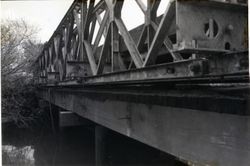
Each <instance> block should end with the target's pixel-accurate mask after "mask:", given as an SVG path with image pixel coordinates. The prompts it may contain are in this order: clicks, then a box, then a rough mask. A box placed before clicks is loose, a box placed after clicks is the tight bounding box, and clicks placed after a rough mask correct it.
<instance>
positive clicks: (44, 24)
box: [0, 0, 168, 42]
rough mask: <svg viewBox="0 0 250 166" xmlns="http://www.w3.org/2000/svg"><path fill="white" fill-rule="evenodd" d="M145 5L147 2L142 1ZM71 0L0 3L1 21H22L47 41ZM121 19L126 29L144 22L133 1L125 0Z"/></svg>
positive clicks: (165, 1) (160, 10) (160, 8)
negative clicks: (32, 27) (36, 29)
mask: <svg viewBox="0 0 250 166" xmlns="http://www.w3.org/2000/svg"><path fill="white" fill-rule="evenodd" d="M142 1H143V2H144V3H145V4H146V1H147V0H142ZM72 2H73V0H23V1H16V0H13V1H1V15H0V16H1V19H20V18H22V19H24V20H26V21H27V22H28V23H29V24H31V25H33V26H35V27H37V28H38V30H39V31H38V35H37V37H38V40H40V41H41V42H45V41H48V40H49V38H50V37H51V35H52V34H53V32H54V31H55V30H56V28H57V26H58V25H59V23H60V21H61V20H62V18H63V16H64V15H65V14H66V12H67V10H68V8H69V7H70V5H71V4H72ZM167 3H168V0H162V2H161V4H160V6H159V9H158V15H159V14H162V13H163V12H164V10H165V9H166V6H167ZM122 18H123V21H124V22H125V25H126V26H127V28H128V29H132V28H134V27H136V26H137V25H139V24H142V23H143V22H144V16H143V14H142V12H141V11H140V8H139V6H138V5H137V4H136V2H135V0H125V3H124V8H123V11H122Z"/></svg>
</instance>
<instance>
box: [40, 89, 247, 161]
mask: <svg viewBox="0 0 250 166" xmlns="http://www.w3.org/2000/svg"><path fill="white" fill-rule="evenodd" d="M136 89H137V90H135V89H134V88H127V89H126V90H122V89H121V88H117V89H114V88H113V89H86V88H84V89H82V88H80V89H79V88H77V89H72V88H41V89H39V96H40V97H42V98H43V99H45V100H47V101H49V102H51V103H52V104H55V105H57V106H59V107H61V108H64V109H66V110H69V111H72V112H75V113H77V114H78V115H80V116H82V117H84V118H86V119H89V120H91V121H94V122H96V123H98V124H100V125H102V126H105V127H107V128H109V129H112V130H114V131H116V132H119V133H121V134H123V135H126V136H128V137H130V138H133V139H136V140H138V141H140V142H143V143H146V144H148V145H150V146H152V147H155V148H157V149H160V150H162V151H164V152H167V153H170V154H172V155H174V156H177V157H179V158H181V159H183V160H186V161H190V162H191V161H192V162H193V163H196V162H197V163H199V164H204V165H205V164H210V165H214V164H215V165H228V166H230V165H232V166H233V165H239V164H240V165H247V163H249V162H250V156H249V154H250V153H249V152H250V144H249V142H250V130H249V129H250V128H249V125H250V123H249V122H250V121H249V120H250V119H249V114H250V112H249V97H248V95H247V93H245V94H244V93H242V90H239V89H237V90H236V91H235V92H234V95H235V96H232V95H231V94H227V93H228V92H230V93H231V91H232V90H230V91H228V90H226V89H227V88H226V89H221V88H219V90H218V89H217V88H216V90H209V91H207V90H204V89H203V88H201V89H197V90H192V89H189V90H187V89H186V90H185V89H181V91H180V89H179V90H174V88H171V89H172V90H165V91H161V92H159V90H157V88H156V89H154V88H151V90H148V91H145V90H143V89H142V90H139V89H138V88H136ZM243 91H245V89H244V88H243ZM239 94H241V95H239Z"/></svg>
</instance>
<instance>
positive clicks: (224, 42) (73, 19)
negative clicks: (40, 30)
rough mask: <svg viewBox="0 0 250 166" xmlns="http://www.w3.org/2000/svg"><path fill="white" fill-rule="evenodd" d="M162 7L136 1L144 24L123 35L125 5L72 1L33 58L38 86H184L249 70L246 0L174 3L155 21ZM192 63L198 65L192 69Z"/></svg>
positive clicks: (106, 2) (119, 2) (154, 2)
mask: <svg viewBox="0 0 250 166" xmlns="http://www.w3.org/2000/svg"><path fill="white" fill-rule="evenodd" d="M160 2H161V1H160V0H155V1H148V2H147V3H148V4H147V5H145V4H144V3H143V2H142V1H141V0H136V3H137V5H138V6H139V8H140V10H141V11H142V13H143V14H144V16H145V23H144V24H143V25H140V26H139V27H138V28H136V29H134V30H131V31H128V30H127V28H126V26H125V24H124V22H123V19H122V17H121V11H122V9H123V3H124V1H118V0H117V1H111V0H101V1H99V2H95V1H94V0H91V1H86V0H76V1H74V2H73V4H72V6H71V7H70V9H69V10H68V12H67V13H66V15H65V17H64V18H63V20H62V21H61V23H60V25H59V26H58V28H57V29H56V31H55V33H54V34H53V36H52V37H51V39H50V40H49V41H48V42H47V43H46V44H45V46H44V50H43V51H42V53H41V55H40V56H39V58H38V60H37V62H38V64H39V66H40V73H39V74H40V78H39V80H38V83H40V84H44V85H46V84H48V83H49V84H54V85H57V84H60V82H65V81H69V80H71V81H72V80H74V79H76V80H77V79H79V78H81V80H86V82H84V81H83V82H82V83H83V84H84V83H86V84H90V83H93V84H96V83H101V82H102V83H104V84H105V83H107V82H111V81H131V82H133V81H137V80H145V79H146V80H151V79H163V78H164V79H173V78H177V79H180V78H183V79H182V80H183V81H185V79H186V78H191V79H192V78H194V77H197V76H199V77H204V78H206V77H207V76H211V75H213V76H214V75H227V74H232V75H235V76H236V77H237V76H238V75H237V73H242V72H245V73H247V72H248V67H247V66H248V65H247V64H249V62H248V61H249V60H248V52H247V51H248V44H247V43H248V35H247V20H248V19H247V18H248V16H247V8H248V7H247V3H246V2H245V1H230V2H229V1H215V0H209V1H198V2H197V1H191V0H190V1H182V0H175V1H171V2H170V3H169V4H168V6H167V7H166V9H165V12H164V14H163V15H162V16H160V17H156V13H157V9H158V8H159V4H160ZM225 18H228V19H225ZM97 24H99V28H98V27H97ZM95 31H96V34H97V35H95V36H94V32H95ZM101 38H103V39H104V43H100V41H101ZM244 51H245V53H243V55H242V52H244ZM201 59H202V64H203V66H200V67H199V64H198V63H196V61H199V60H201ZM242 59H243V60H242ZM204 61H205V62H206V65H205V67H206V72H204V70H203V69H200V71H197V72H194V69H198V68H203V67H204V63H203V62H204ZM243 61H244V62H243ZM185 63H186V65H184V66H183V64H185ZM189 63H196V64H197V65H196V67H195V66H193V67H190V65H189ZM162 64H166V68H169V67H168V66H174V69H173V70H171V71H172V73H170V74H169V73H168V72H166V73H165V74H163V73H162ZM200 64H201V63H200ZM227 64H230V65H227ZM148 66H154V69H155V70H154V72H155V73H153V74H152V73H147V72H148V71H150V70H148ZM197 66H198V67H197ZM170 68H171V67H170ZM135 71H136V76H135V75H134V73H135ZM169 71H170V70H169ZM183 71H184V72H183ZM120 72H122V73H123V74H120ZM152 75H153V76H152ZM246 76H247V75H246V74H245V76H244V77H246ZM82 78H83V79H82ZM208 80H209V79H208ZM232 80H233V81H234V82H237V80H234V79H232ZM218 81H219V82H221V81H223V80H221V79H218Z"/></svg>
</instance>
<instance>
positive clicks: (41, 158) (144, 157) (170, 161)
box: [2, 125, 184, 166]
mask: <svg viewBox="0 0 250 166" xmlns="http://www.w3.org/2000/svg"><path fill="white" fill-rule="evenodd" d="M108 133H109V134H108V139H107V143H106V146H107V148H106V152H107V153H106V156H105V163H106V165H107V166H118V165H120V166H130V165H131V166H137V165H138V166H145V165H147V166H148V165H152V166H175V165H177V166H182V165H184V164H183V163H181V162H180V161H178V160H176V159H175V158H174V157H172V156H170V155H168V154H166V153H163V152H161V151H158V150H156V149H154V148H151V147H149V146H146V145H144V144H142V143H140V142H137V141H135V140H132V139H129V138H126V137H125V136H122V135H120V134H118V133H115V132H113V131H109V132H108ZM2 152H3V156H2V157H3V165H15V166H94V165H95V162H94V159H95V151H94V129H93V127H91V126H87V127H86V126H85V127H83V126H78V127H67V128H63V129H60V131H58V132H56V133H54V132H52V130H50V128H49V126H46V125H43V126H40V127H38V128H37V127H36V128H35V129H25V128H17V127H15V126H14V125H8V126H5V125H4V126H3V131H2Z"/></svg>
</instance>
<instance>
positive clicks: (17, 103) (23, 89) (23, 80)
mask: <svg viewBox="0 0 250 166" xmlns="http://www.w3.org/2000/svg"><path fill="white" fill-rule="evenodd" d="M36 34H37V30H36V28H34V26H31V25H29V24H27V23H26V22H25V21H24V20H3V21H2V23H1V44H2V45H1V76H2V116H3V117H6V118H7V119H11V120H14V121H15V122H18V123H20V122H21V124H26V121H28V120H30V119H32V116H31V113H32V110H33V109H34V108H33V106H32V104H31V102H33V101H31V100H29V99H28V98H27V95H30V94H31V93H33V88H32V87H31V84H30V81H31V80H32V74H33V71H32V68H31V65H32V64H34V61H35V59H36V57H37V56H38V54H39V52H40V50H41V47H42V44H40V43H38V42H37V41H36ZM27 112H29V113H27Z"/></svg>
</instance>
